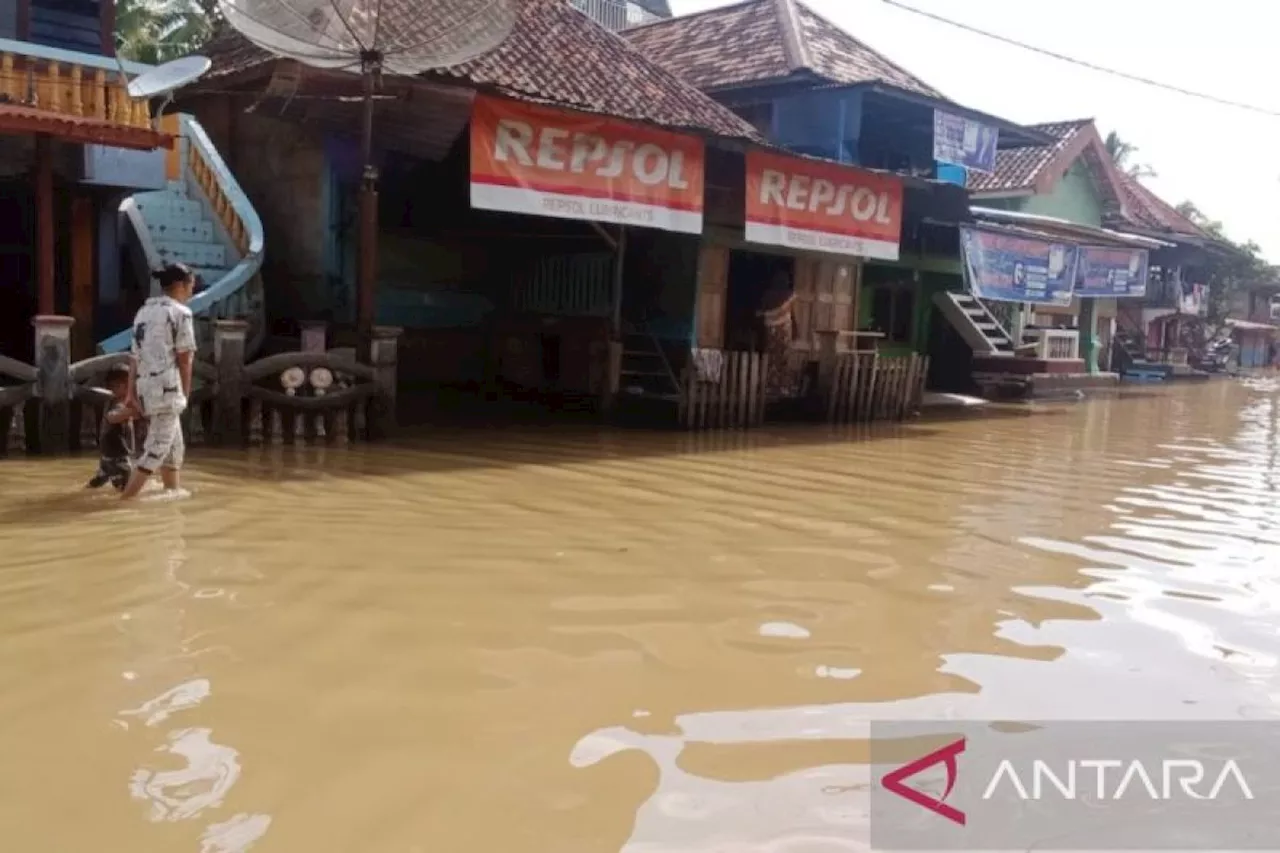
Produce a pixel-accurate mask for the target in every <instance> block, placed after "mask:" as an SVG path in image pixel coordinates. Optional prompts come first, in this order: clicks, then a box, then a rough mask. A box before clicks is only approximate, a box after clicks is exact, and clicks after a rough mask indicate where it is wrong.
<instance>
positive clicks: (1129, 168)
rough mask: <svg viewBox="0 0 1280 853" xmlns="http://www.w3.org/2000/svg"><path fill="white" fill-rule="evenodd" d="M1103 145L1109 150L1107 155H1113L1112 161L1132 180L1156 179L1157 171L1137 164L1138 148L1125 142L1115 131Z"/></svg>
mask: <svg viewBox="0 0 1280 853" xmlns="http://www.w3.org/2000/svg"><path fill="white" fill-rule="evenodd" d="M1103 145H1105V146H1106V148H1107V153H1108V154H1110V155H1111V159H1112V160H1113V161H1114V162H1115V164H1116V166H1117V167H1118V168H1119V169H1120V171H1122V172H1124V173H1125V174H1126V175H1128V176H1129V177H1131V178H1154V177H1155V176H1156V170H1155V169H1153V168H1151V166H1150V165H1148V164H1146V163H1135V162H1133V157H1134V155H1135V154H1137V153H1138V146H1136V145H1133V144H1132V143H1129V142H1125V141H1124V140H1123V139H1121V138H1120V134H1118V133H1116V132H1115V131H1114V130H1113V131H1111V132H1110V133H1108V134H1107V138H1106V140H1104V141H1103Z"/></svg>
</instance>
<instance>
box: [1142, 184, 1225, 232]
mask: <svg viewBox="0 0 1280 853" xmlns="http://www.w3.org/2000/svg"><path fill="white" fill-rule="evenodd" d="M1120 187H1121V191H1122V193H1123V194H1124V201H1125V212H1126V214H1127V215H1126V216H1125V219H1126V220H1128V221H1129V222H1132V223H1133V224H1134V225H1137V226H1138V227H1140V228H1149V229H1152V230H1156V231H1172V232H1174V233H1175V234H1187V235H1190V236H1193V237H1209V236H1211V235H1209V234H1206V233H1205V231H1204V229H1202V228H1200V226H1198V225H1196V224H1195V223H1194V222H1192V221H1191V220H1190V219H1189V218H1187V217H1186V216H1183V215H1182V214H1181V213H1179V212H1178V211H1177V209H1176V208H1174V207H1173V206H1171V205H1170V204H1168V203H1167V202H1165V201H1164V200H1163V199H1161V198H1160V197H1159V196H1157V195H1156V194H1155V193H1153V192H1152V191H1151V190H1149V189H1147V188H1146V187H1144V186H1143V185H1142V184H1141V183H1140V182H1139V181H1138V179H1137V178H1134V177H1132V176H1130V175H1125V174H1121V176H1120Z"/></svg>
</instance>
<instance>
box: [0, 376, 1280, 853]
mask: <svg viewBox="0 0 1280 853" xmlns="http://www.w3.org/2000/svg"><path fill="white" fill-rule="evenodd" d="M1278 400H1280V385H1278V384H1277V383H1275V382H1273V381H1266V380H1256V381H1250V382H1229V381H1223V382H1214V383H1209V384H1206V385H1203V386H1200V387H1185V388H1173V389H1156V390H1150V391H1148V390H1145V389H1144V391H1143V392H1142V393H1141V394H1137V395H1134V396H1132V397H1129V398H1125V399H1118V400H1096V401H1090V402H1086V403H1083V404H1078V405H1068V406H1041V407H1036V410H1035V411H1034V412H1032V413H1030V414H1028V413H1019V414H1010V415H1007V416H1002V417H990V418H983V419H972V418H966V419H963V420H955V421H950V422H938V423H921V424H916V425H911V426H908V427H905V428H900V427H886V428H884V429H880V430H874V431H871V432H866V431H863V432H861V433H858V432H852V433H845V434H839V435H833V434H831V433H829V432H828V431H826V430H779V431H770V432H762V433H759V434H755V435H744V434H731V435H722V436H688V435H683V434H662V435H652V434H647V433H637V432H625V431H605V430H598V431H596V430H588V429H583V428H581V427H574V428H565V429H552V428H529V427H520V428H508V429H489V430H471V431H462V430H458V431H444V430H442V431H437V432H436V433H434V434H433V435H432V436H430V437H427V438H422V439H420V440H415V441H412V442H408V443H406V444H405V446H403V447H399V448H395V449H392V448H382V447H380V448H371V449H362V450H355V451H345V450H342V451H338V450H334V449H326V448H319V449H286V450H283V451H275V452H251V453H248V454H225V455H211V454H204V455H201V456H198V457H197V458H196V459H195V460H193V461H194V464H195V466H196V467H195V470H194V471H193V472H192V476H191V479H190V487H191V490H192V493H193V494H192V496H191V497H190V498H189V499H186V500H177V501H151V502H144V503H142V504H139V505H137V506H134V507H121V506H119V505H118V504H117V503H115V502H113V501H110V500H105V501H104V500H101V499H98V498H97V497H92V496H85V495H83V494H80V493H78V492H77V490H76V486H77V485H78V484H79V482H81V481H82V480H83V476H82V475H83V473H84V472H83V470H82V469H84V467H85V463H84V460H80V461H72V460H66V461H55V462H48V461H46V462H41V463H29V462H26V461H19V460H9V461H6V462H3V463H0V486H3V488H2V489H0V495H2V496H0V688H2V689H0V754H3V755H4V756H5V761H4V762H2V763H0V768H2V769H0V835H3V837H5V838H6V839H8V840H9V841H10V842H11V844H12V845H13V846H15V847H20V848H23V849H39V850H79V849H100V848H102V846H103V845H104V844H107V840H108V839H109V842H110V843H109V844H107V846H110V847H111V848H112V849H128V850H131V851H142V852H143V853H146V851H165V853H169V852H170V851H180V850H190V851H200V853H243V851H249V850H252V851H254V853H261V851H303V850H305V851H330V850H332V851H348V850H350V851H357V850H358V851H361V852H362V853H363V852H364V851H384V850H385V851H415V850H417V851H427V850H435V849H453V848H456V847H464V846H465V847H466V848H467V849H485V850H487V849H504V850H526V849H527V850H544V849H556V850H559V851H583V853H586V851H591V853H598V852H599V851H618V850H626V851H628V853H640V851H644V852H645V853H649V851H663V853H676V851H681V853H684V851H689V853H692V851H698V853H712V851H715V853H719V851H726V853H727V851H734V853H738V852H739V851H762V853H763V851H810V850H814V851H817V850H832V851H835V850H848V849H865V847H866V790H867V786H868V784H869V779H868V777H867V773H866V768H865V761H866V756H867V747H866V737H867V731H868V724H869V722H870V721H871V720H875V719H899V718H913V719H949V718H979V719H982V718H988V717H999V718H1005V719H1010V718H1025V719H1044V718H1063V717H1068V718H1070V717H1075V718H1091V719H1092V718H1104V719H1106V718H1116V719H1152V718H1160V719H1173V718H1215V719H1232V718H1270V717H1274V716H1276V711H1277V708H1280V703H1277V701H1276V690H1277V684H1278V680H1277V675H1276V666H1277V661H1276V655H1277V654H1280V651H1278V649H1280V645H1278V644H1277V642H1276V635H1277V632H1278V631H1280V502H1278V501H1277V484H1278V483H1280V437H1278V436H1277V427H1278V426H1280V402H1278ZM833 439H834V440H833ZM19 484H20V485H19ZM69 805H70V806H72V807H73V808H74V810H75V812H76V818H75V819H74V820H68V819H67V816H68V806H69Z"/></svg>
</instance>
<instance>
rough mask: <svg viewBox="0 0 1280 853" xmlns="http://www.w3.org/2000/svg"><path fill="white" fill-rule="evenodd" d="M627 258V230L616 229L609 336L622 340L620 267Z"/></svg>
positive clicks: (623, 228)
mask: <svg viewBox="0 0 1280 853" xmlns="http://www.w3.org/2000/svg"><path fill="white" fill-rule="evenodd" d="M626 258H627V229H626V227H625V226H624V227H621V228H619V229H618V242H617V251H616V252H615V253H614V261H613V263H614V270H613V304H612V305H611V306H610V311H609V318H610V329H609V333H610V336H611V337H612V338H613V339H614V340H622V266H623V263H624V262H625V261H626Z"/></svg>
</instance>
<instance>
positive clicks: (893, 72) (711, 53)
mask: <svg viewBox="0 0 1280 853" xmlns="http://www.w3.org/2000/svg"><path fill="white" fill-rule="evenodd" d="M623 36H624V37H625V38H626V39H627V40H628V41H630V42H631V43H632V44H633V45H635V46H636V47H638V48H639V49H640V50H641V51H642V52H643V53H644V54H645V56H648V57H650V58H651V59H654V60H656V61H658V62H661V63H662V64H663V65H666V66H667V67H668V68H670V69H672V70H673V71H675V72H676V73H677V74H679V75H680V76H681V77H683V78H684V79H686V80H688V81H689V82H690V83H693V84H694V85H695V86H697V87H698V88H700V89H707V90H714V89H724V88H729V87H732V86H741V85H746V84H759V83H769V82H777V81H781V80H787V79H791V78H795V77H808V78H816V79H818V80H819V81H821V82H823V83H834V84H838V85H854V84H857V83H885V84H887V85H890V86H894V87H896V88H899V89H905V90H907V91H910V92H915V93H917V94H921V95H927V96H929V97H931V98H940V97H942V95H940V94H939V92H938V91H937V90H936V89H934V88H933V87H932V86H930V85H928V84H927V83H925V82H924V81H922V80H920V79H919V78H917V77H915V76H914V75H912V74H911V73H910V72H909V71H907V70H906V69H904V68H902V66H900V65H897V64H896V63H894V62H892V61H891V60H890V59H888V58H887V57H885V56H884V55H883V54H880V53H877V52H876V51H875V50H873V49H872V48H871V47H869V46H867V45H866V44H864V43H863V42H861V41H859V40H858V39H856V38H854V37H853V36H851V35H850V34H849V33H847V32H845V31H844V30H842V29H840V28H839V27H837V26H836V25H835V24H833V23H831V22H830V21H828V20H827V19H826V18H824V17H822V16H821V15H819V14H818V13H816V12H814V11H813V10H812V9H810V8H809V7H808V6H805V5H804V4H803V3H799V2H796V0H746V2H742V3H736V4H734V5H731V6H722V7H720V8H718V9H708V10H707V11H705V12H699V13H697V14H694V15H684V16H681V17H679V18H671V19H669V20H665V21H656V22H654V23H650V24H643V25H641V26H638V27H633V28H631V29H628V30H625V31H624V32H623Z"/></svg>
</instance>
